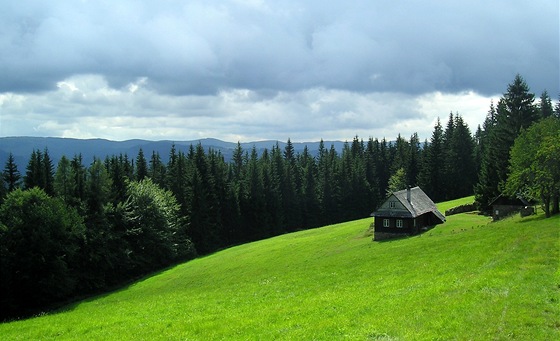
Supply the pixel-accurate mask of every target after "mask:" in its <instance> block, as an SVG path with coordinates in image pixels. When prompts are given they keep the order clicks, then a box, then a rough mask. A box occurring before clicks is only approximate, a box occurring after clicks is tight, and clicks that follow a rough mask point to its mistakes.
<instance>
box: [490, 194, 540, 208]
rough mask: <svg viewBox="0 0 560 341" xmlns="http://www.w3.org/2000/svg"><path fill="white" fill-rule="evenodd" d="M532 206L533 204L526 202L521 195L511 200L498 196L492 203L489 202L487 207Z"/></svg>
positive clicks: (510, 198) (501, 195) (529, 201)
mask: <svg viewBox="0 0 560 341" xmlns="http://www.w3.org/2000/svg"><path fill="white" fill-rule="evenodd" d="M534 204H535V203H534V202H532V201H531V200H527V199H526V198H524V197H523V196H521V195H517V196H516V197H515V198H513V197H508V196H505V195H503V194H500V195H498V196H497V197H495V198H494V199H493V200H492V201H490V203H489V204H488V205H489V206H493V205H511V206H533V205H534Z"/></svg>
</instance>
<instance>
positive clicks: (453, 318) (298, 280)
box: [0, 214, 560, 340]
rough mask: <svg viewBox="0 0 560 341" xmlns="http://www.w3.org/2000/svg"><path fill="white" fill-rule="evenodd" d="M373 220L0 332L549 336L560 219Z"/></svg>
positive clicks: (34, 335)
mask: <svg viewBox="0 0 560 341" xmlns="http://www.w3.org/2000/svg"><path fill="white" fill-rule="evenodd" d="M370 223H371V218H369V219H363V220H358V221H353V222H349V223H344V224H338V225H332V226H327V227H323V228H320V229H314V230H308V231H302V232H298V233H292V234H287V235H283V236H280V237H276V238H271V239H268V240H263V241H260V242H256V243H251V244H246V245H241V246H237V247H232V248H230V249H227V250H224V251H221V252H218V253H215V254H213V255H210V256H207V257H203V258H200V259H196V260H193V261H190V262H188V263H185V264H182V265H179V266H176V267H173V268H171V269H168V270H166V271H162V272H160V273H158V274H155V275H154V276H151V277H149V278H146V279H144V280H142V281H139V282H137V283H135V284H133V285H130V286H128V287H126V288H123V289H121V290H119V291H116V292H113V293H110V294H107V295H103V296H100V297H94V298H91V299H88V300H85V301H82V302H79V303H76V304H74V305H72V306H70V307H68V308H67V309H65V310H62V311H60V312H57V313H51V314H48V315H45V316H40V317H36V318H32V319H29V320H24V321H16V322H11V323H5V324H0V338H1V339H3V340H32V339H41V340H48V339H57V340H59V339H73V340H77V339H88V340H95V339H99V340H108V339H115V340H116V339H118V340H126V339H130V340H141V339H145V340H153V339H166V340H168V339H181V340H222V339H223V340H225V339H227V340H232V339H239V340H273V339H274V340H276V339H294V340H311V339H316V340H333V339H334V340H336V339H352V340H432V339H441V340H453V339H457V340H470V339H472V340H494V339H497V340H511V339H519V340H558V339H560V272H559V259H560V217H559V216H557V217H554V218H551V219H544V218H543V217H542V216H533V217H530V218H524V219H520V218H518V217H515V218H511V219H507V220H504V221H502V222H498V223H489V220H488V218H485V217H482V216H479V215H476V214H460V215H456V216H451V217H449V218H448V221H447V223H446V224H444V225H440V226H438V227H436V228H434V229H433V230H430V231H428V232H426V233H425V234H423V235H421V236H416V237H411V238H406V239H400V240H393V241H386V242H372V241H371V237H369V236H366V234H365V232H366V230H367V229H368V227H369V224H370Z"/></svg>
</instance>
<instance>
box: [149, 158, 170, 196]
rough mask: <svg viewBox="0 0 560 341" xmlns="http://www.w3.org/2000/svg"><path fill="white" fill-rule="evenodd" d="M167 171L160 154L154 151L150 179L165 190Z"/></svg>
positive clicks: (151, 159)
mask: <svg viewBox="0 0 560 341" xmlns="http://www.w3.org/2000/svg"><path fill="white" fill-rule="evenodd" d="M165 171H166V170H165V165H164V164H163V162H162V161H161V157H160V156H159V153H158V152H156V151H152V157H151V158H150V166H149V168H148V177H150V178H151V179H152V181H153V182H154V183H156V184H158V185H159V186H160V187H161V188H165V186H166V181H165Z"/></svg>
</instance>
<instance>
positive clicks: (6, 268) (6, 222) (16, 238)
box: [0, 76, 560, 318]
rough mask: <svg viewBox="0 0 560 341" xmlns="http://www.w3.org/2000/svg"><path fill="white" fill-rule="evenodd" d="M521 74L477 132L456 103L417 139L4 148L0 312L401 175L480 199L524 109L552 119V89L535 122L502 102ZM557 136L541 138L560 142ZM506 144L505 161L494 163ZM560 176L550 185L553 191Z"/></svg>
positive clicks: (376, 194)
mask: <svg viewBox="0 0 560 341" xmlns="http://www.w3.org/2000/svg"><path fill="white" fill-rule="evenodd" d="M518 78H519V79H520V80H521V83H523V84H524V81H523V80H522V79H521V77H519V76H518V77H517V78H516V80H515V81H514V83H513V85H511V86H510V87H511V89H510V87H508V92H507V93H506V94H505V95H504V97H503V99H501V100H500V102H499V104H498V109H495V108H494V106H493V104H492V105H491V109H490V112H489V114H488V117H487V119H486V121H485V123H484V126H483V127H478V129H477V131H476V132H475V133H474V134H472V133H471V131H470V129H469V127H468V125H467V124H466V123H465V121H464V120H463V118H462V117H461V115H459V114H457V113H456V114H453V113H450V114H449V118H448V121H447V124H446V125H445V126H444V125H442V124H441V122H440V120H439V119H438V120H437V122H436V124H435V126H434V130H433V133H432V136H431V138H430V139H429V140H425V141H423V142H421V141H420V140H419V138H418V135H417V134H413V135H412V136H410V138H408V139H407V138H404V137H402V136H401V135H399V136H397V138H396V140H395V141H391V142H389V141H387V140H386V139H382V140H379V139H374V138H369V139H368V140H367V141H364V140H363V139H360V138H359V137H357V136H356V137H354V138H353V140H352V141H351V142H347V143H345V144H344V147H343V149H342V151H341V152H338V151H337V150H336V149H335V148H334V146H332V145H331V146H330V147H327V146H325V145H324V143H323V142H322V141H321V143H320V147H319V151H318V154H317V155H311V153H310V152H309V150H308V149H307V148H305V149H304V150H303V151H302V152H300V153H296V152H295V150H294V147H293V145H292V143H291V141H290V140H288V141H287V144H286V146H285V147H284V148H280V147H279V146H278V144H276V145H275V146H273V147H272V148H271V149H270V150H268V149H265V150H264V151H263V152H261V153H258V152H257V150H256V148H255V147H253V148H252V149H250V150H245V149H243V148H242V147H241V144H239V143H238V145H237V147H236V149H235V150H234V153H233V157H232V160H231V161H229V162H226V161H225V159H224V157H223V155H221V153H220V152H219V151H216V150H213V149H208V150H205V149H204V148H203V147H202V145H201V144H198V145H192V146H191V147H190V149H189V150H188V152H182V151H178V150H177V149H176V148H175V146H172V147H171V149H170V151H169V159H168V162H166V163H164V162H162V158H161V156H160V155H159V154H158V153H157V152H152V153H151V154H150V155H148V156H146V155H145V154H144V152H143V150H142V149H140V151H139V152H138V154H137V155H136V156H135V157H133V158H131V157H129V156H128V155H126V154H119V155H113V156H109V157H106V158H105V159H104V160H100V159H94V161H93V162H92V163H91V164H90V165H88V166H86V165H84V164H83V161H82V157H81V155H79V154H78V155H74V156H73V157H72V158H71V159H70V158H68V157H66V156H63V157H62V158H61V159H60V160H59V162H58V164H57V165H56V167H55V166H54V164H53V162H52V160H51V158H50V156H49V152H48V149H44V150H42V151H41V150H34V151H33V152H32V154H31V156H30V158H29V162H28V164H27V167H26V169H25V173H24V174H23V175H22V174H21V173H20V172H19V170H18V169H17V166H16V164H15V161H14V158H13V156H12V155H11V154H10V156H9V157H8V160H7V161H6V164H5V167H4V170H3V172H2V177H1V181H0V182H1V183H0V203H1V205H0V305H1V306H2V307H3V309H2V313H1V314H0V315H1V316H0V318H8V317H13V316H19V315H25V314H29V313H32V312H36V311H37V309H40V308H42V307H48V306H52V304H54V303H56V302H62V301H64V300H66V299H68V298H71V297H75V296H76V295H84V294H88V293H93V292H99V291H102V290H106V289H107V288H110V287H112V286H114V285H117V284H119V283H123V282H125V281H128V280H131V279H133V278H137V277H138V276H141V275H143V274H146V273H148V272H150V271H154V270H156V269H161V268H163V267H165V266H168V265H170V264H173V263H176V262H180V261H184V260H186V259H190V258H193V257H195V256H196V255H203V254H208V253H211V252H214V251H216V250H219V249H221V248H224V247H228V246H231V245H236V244H240V243H245V242H249V241H254V240H258V239H262V238H267V237H271V236H275V235H279V234H282V233H286V232H292V231H296V230H301V229H309V228H314V227H319V226H324V225H328V224H333V223H337V222H342V221H348V220H352V219H358V218H363V217H367V216H369V215H370V213H371V212H373V210H375V208H376V207H377V206H378V205H379V204H380V203H381V202H382V201H383V200H384V198H385V197H386V196H387V194H388V193H391V192H392V191H395V190H400V189H402V188H405V187H406V186H415V185H419V186H421V187H422V188H423V189H424V191H425V192H426V193H427V194H428V195H429V196H430V197H432V199H433V200H434V201H442V200H450V199H455V198H459V197H463V196H467V195H472V194H473V189H474V190H475V192H476V195H477V201H478V202H479V204H480V206H481V208H484V204H485V203H486V204H487V203H488V202H489V200H490V198H492V197H493V196H495V195H496V194H499V193H501V191H505V190H506V185H505V183H506V182H505V181H506V180H507V173H506V174H505V175H504V174H501V173H500V174H499V176H498V173H497V172H498V170H503V169H505V171H506V172H507V170H508V164H507V160H508V155H509V149H511V148H512V146H513V142H514V140H515V138H516V136H513V135H511V134H510V135H509V136H506V133H505V131H506V130H507V131H510V130H511V129H514V128H515V129H517V130H516V134H517V135H519V134H523V129H524V128H526V127H529V126H530V124H529V123H528V122H529V121H531V122H536V121H538V120H539V119H540V118H543V117H549V118H550V119H551V120H557V119H558V112H559V109H558V107H556V108H555V109H554V108H552V104H551V102H550V98H548V100H547V99H546V98H547V97H546V96H544V95H545V94H543V96H544V98H545V100H544V101H543V100H542V97H541V103H540V105H536V104H534V103H533V102H534V99H533V100H531V99H530V98H529V99H528V101H530V102H531V105H533V107H531V108H532V109H531V110H533V112H532V113H533V116H532V118H530V119H527V120H528V121H527V122H525V121H524V120H521V119H520V118H516V116H515V115H513V114H511V113H510V112H509V111H508V110H510V111H511V110H512V109H511V108H513V107H514V106H515V104H511V105H510V106H508V105H509V104H508V102H507V101H508V100H509V98H510V97H512V98H513V97H516V96H517V95H514V93H515V91H518V90H517V88H516V87H517V86H518V85H515V84H517V83H516V82H517V81H518ZM523 84H521V85H522V86H521V88H522V89H521V90H522V91H521V93H522V94H525V93H526V92H528V87H526V85H523ZM514 85H515V86H514ZM523 86H525V87H526V88H524V87H523ZM514 88H515V89H514ZM546 103H548V104H550V108H552V110H549V108H548V107H546V106H545V104H546ZM515 108H517V107H515ZM500 115H502V116H500ZM518 116H521V117H523V118H525V116H527V114H526V113H525V112H523V113H519V114H518ZM510 121H511V122H510ZM512 122H516V123H515V127H513V124H514V123H512ZM519 122H522V123H519ZM555 122H556V121H555ZM517 125H519V127H517ZM506 126H507V128H506ZM547 126H550V124H548V125H547ZM501 129H504V131H500V130H501ZM549 130H550V129H549ZM551 131H552V133H551V134H552V135H554V133H556V134H557V133H558V131H554V129H552V130H551ZM537 135H538V134H537ZM497 136H500V138H499V139H498V137H497ZM506 137H507V139H506ZM512 137H513V139H512ZM551 140H553V139H552V138H551ZM547 141H548V140H547ZM556 141H557V139H556ZM506 142H507V143H509V146H506V145H505V143H506ZM502 144H503V145H502ZM551 144H552V146H549V145H547V147H546V148H548V149H546V150H547V151H548V150H550V149H551V148H554V146H556V147H557V144H554V141H553V142H551ZM499 148H501V149H499ZM543 148H544V147H543ZM504 151H506V154H501V153H503V152H504ZM521 154H523V153H521ZM504 155H505V156H504ZM504 157H505V158H506V164H505V165H502V164H499V165H498V162H503V158H504ZM500 158H501V159H500ZM541 159H542V160H541ZM541 159H539V160H541V161H542V162H545V163H546V162H548V163H551V162H552V163H553V162H554V160H552V161H551V160H549V159H546V158H545V157H541ZM524 162H529V161H527V160H525V161H524ZM520 164H522V163H520ZM504 167H505V168H504ZM559 168H560V167H559ZM493 172H496V173H493ZM518 179H520V180H519V181H518V183H517V185H510V186H509V187H508V188H509V191H510V192H511V191H513V190H512V189H511V188H514V187H516V186H517V187H519V188H520V187H522V186H525V187H524V188H525V189H526V188H527V186H528V185H526V183H527V182H528V181H529V180H530V179H529V180H528V178H527V176H525V177H521V176H520V177H518ZM543 179H548V178H546V177H543ZM544 181H545V180H543V182H544ZM551 181H552V180H551ZM556 181H557V180H556ZM554 186H556V187H554ZM517 187H516V188H517ZM558 187H559V186H558V183H555V185H553V186H552V188H553V190H551V191H550V192H551V193H552V194H551V196H552V197H554V193H555V192H554V188H555V190H556V193H558ZM531 193H532V195H536V193H537V192H536V191H533V192H531Z"/></svg>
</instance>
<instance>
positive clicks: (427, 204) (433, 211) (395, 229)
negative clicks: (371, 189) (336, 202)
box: [372, 187, 445, 240]
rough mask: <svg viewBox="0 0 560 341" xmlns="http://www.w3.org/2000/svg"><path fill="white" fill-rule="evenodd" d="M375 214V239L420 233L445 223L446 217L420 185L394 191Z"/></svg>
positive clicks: (373, 214)
mask: <svg viewBox="0 0 560 341" xmlns="http://www.w3.org/2000/svg"><path fill="white" fill-rule="evenodd" d="M372 216H373V217H374V235H373V238H374V240H383V239H389V238H394V237H400V236H406V235H414V234H418V233H419V232H420V231H422V230H425V229H427V228H428V227H431V226H434V225H436V224H441V223H444V222H445V216H444V215H443V214H441V212H440V211H438V209H437V208H436V205H435V204H434V202H433V201H432V199H430V198H429V197H428V196H427V195H426V193H424V191H422V189H420V187H414V188H408V189H405V190H402V191H398V192H394V193H393V194H391V196H389V198H387V200H386V201H385V202H384V203H383V204H382V205H381V206H380V207H379V209H378V210H377V211H375V212H373V213H372Z"/></svg>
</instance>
